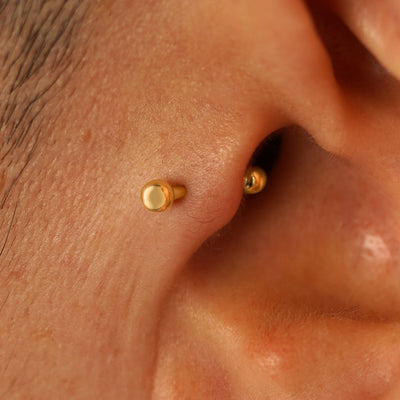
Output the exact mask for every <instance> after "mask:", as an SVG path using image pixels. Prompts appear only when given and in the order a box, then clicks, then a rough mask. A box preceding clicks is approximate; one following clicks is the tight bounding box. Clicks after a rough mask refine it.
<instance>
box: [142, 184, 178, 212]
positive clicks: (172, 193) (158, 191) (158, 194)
mask: <svg viewBox="0 0 400 400" xmlns="http://www.w3.org/2000/svg"><path fill="white" fill-rule="evenodd" d="M185 195H186V188H185V187H184V186H171V185H170V184H169V183H168V182H165V181H162V180H159V179H156V180H153V181H150V182H147V183H146V184H145V185H144V186H143V189H142V203H143V205H144V206H145V207H146V208H147V209H148V210H149V211H153V212H162V211H165V210H167V209H168V208H170V207H171V206H172V204H173V203H174V201H175V200H178V199H180V198H182V197H184V196H185Z"/></svg>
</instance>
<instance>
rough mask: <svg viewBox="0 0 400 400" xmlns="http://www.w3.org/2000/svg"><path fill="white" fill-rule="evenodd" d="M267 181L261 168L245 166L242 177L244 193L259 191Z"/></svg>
mask: <svg viewBox="0 0 400 400" xmlns="http://www.w3.org/2000/svg"><path fill="white" fill-rule="evenodd" d="M267 181H268V178H267V174H266V172H265V171H264V170H263V169H262V168H260V167H254V166H251V167H249V168H247V170H246V173H245V174H244V177H243V191H244V193H245V194H257V193H260V192H261V191H262V190H263V189H264V188H265V185H266V184H267Z"/></svg>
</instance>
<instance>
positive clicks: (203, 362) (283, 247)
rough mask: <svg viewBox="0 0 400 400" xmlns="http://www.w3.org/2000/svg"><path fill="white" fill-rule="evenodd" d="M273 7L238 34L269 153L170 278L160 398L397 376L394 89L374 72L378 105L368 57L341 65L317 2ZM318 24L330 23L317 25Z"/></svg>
mask: <svg viewBox="0 0 400 400" xmlns="http://www.w3.org/2000/svg"><path fill="white" fill-rule="evenodd" d="M266 4H267V5H266ZM273 5H274V6H275V7H274V6H271V8H270V9H268V3H265V2H264V3H262V4H261V3H257V6H259V7H260V8H259V9H258V10H257V11H258V12H256V13H255V14H254V15H253V17H252V19H251V21H252V23H251V24H249V25H244V28H243V31H241V33H243V32H247V35H243V36H241V37H242V38H245V39H246V42H245V43H246V44H247V46H246V47H245V49H246V50H247V52H246V51H244V52H245V54H246V55H247V56H248V57H247V58H245V59H246V68H248V69H246V71H251V74H250V75H251V76H252V77H256V82H257V83H258V84H259V86H258V87H259V88H260V92H257V96H255V97H254V98H252V100H253V101H254V99H257V98H259V96H264V97H262V98H263V99H264V105H265V108H264V110H265V115H268V114H267V112H268V110H274V111H275V110H276V111H278V112H277V114H276V115H283V116H284V118H283V119H282V120H280V121H279V120H278V124H279V123H280V124H282V125H281V126H280V128H283V129H280V130H279V134H281V135H282V137H283V144H282V149H281V154H280V158H279V160H278V162H277V164H276V165H275V167H274V169H273V170H272V171H271V176H270V183H269V186H268V188H267V189H266V191H265V192H264V193H263V194H261V195H259V196H258V197H257V198H253V199H247V200H245V201H244V202H243V204H242V207H241V209H240V210H239V212H238V214H237V215H236V216H235V218H234V220H233V221H231V222H230V223H229V224H228V226H227V227H225V229H222V230H220V231H218V233H217V234H216V235H214V236H213V237H212V238H211V239H210V240H208V241H207V242H205V243H203V244H202V245H201V247H200V249H199V250H198V251H197V252H196V254H195V255H193V257H192V258H191V259H190V261H189V262H188V263H187V264H186V266H185V269H184V270H183V272H182V273H181V274H180V275H178V276H177V278H176V281H175V282H176V283H175V285H173V286H172V289H171V291H170V297H169V300H168V302H167V305H166V306H165V309H164V314H163V318H162V323H161V325H160V332H161V336H160V342H159V343H160V352H159V357H158V364H157V366H158V369H157V375H156V377H157V378H156V392H155V393H157V395H158V396H159V397H160V398H179V397H185V396H187V397H189V398H190V396H193V397H195V398H255V399H264V398H269V397H273V398H277V399H280V398H288V397H292V398H296V399H297V398H298V399H303V398H324V397H323V396H331V398H343V399H346V398H349V399H365V398H381V397H382V396H384V394H385V393H386V392H387V391H388V390H391V386H392V385H393V384H394V382H395V381H396V379H397V376H398V373H399V365H400V364H399V354H398V339H396V337H397V336H398V333H399V332H398V330H399V327H398V323H397V321H398V317H399V313H398V310H399V307H398V305H399V304H400V303H399V300H400V299H399V296H398V294H397V293H398V284H397V281H398V275H397V273H396V272H395V271H396V270H397V265H398V261H397V260H398V255H399V253H398V250H397V243H398V237H399V236H398V234H399V231H398V228H397V226H393V223H392V221H393V218H396V217H397V216H398V209H397V207H396V202H397V199H398V193H397V191H396V188H395V187H394V186H393V184H392V183H393V178H394V177H395V176H396V173H395V171H396V169H397V168H398V163H396V162H394V158H392V162H391V168H386V167H382V161H383V160H384V158H385V157H386V161H388V158H387V157H390V156H394V155H395V152H396V151H397V144H398V143H397V142H396V140H395V136H394V133H395V129H396V128H397V127H399V119H398V116H397V114H396V113H394V111H395V110H394V109H395V107H394V105H395V104H398V103H397V102H398V84H397V82H396V81H395V80H392V79H390V77H388V76H387V75H385V74H384V75H383V76H382V75H379V76H380V77H381V79H382V80H384V81H385V82H386V86H385V87H386V88H387V89H386V90H390V101H389V100H388V99H387V98H386V99H384V98H383V96H380V95H383V90H382V88H379V87H378V86H379V83H377V81H376V79H378V76H377V75H376V74H375V72H374V70H375V68H374V67H375V66H376V60H374V59H373V57H370V55H367V56H366V58H363V59H358V58H357V57H356V58H355V59H354V60H353V64H352V65H351V68H353V69H352V70H351V71H349V70H347V71H344V69H343V62H344V60H345V59H348V60H351V59H352V54H353V55H354V53H352V51H353V49H354V46H358V47H362V46H360V43H355V42H357V40H356V39H355V38H354V37H353V36H352V35H351V34H349V32H347V31H346V29H344V26H343V24H342V23H341V22H340V20H336V21H335V16H334V15H332V14H331V13H330V11H329V10H328V9H324V10H323V13H322V14H320V13H319V12H316V10H314V9H313V10H312V11H313V13H309V12H308V9H307V8H305V7H303V5H302V4H301V3H300V2H292V3H291V6H293V8H291V7H290V6H289V5H288V4H285V6H286V7H284V6H283V3H282V7H283V9H282V10H281V9H280V5H279V4H278V3H273ZM247 6H248V4H246V7H247ZM322 8H324V7H322ZM254 9H256V6H255V8H254ZM246 10H247V11H248V12H249V9H248V8H246ZM246 15H248V14H246ZM312 15H314V19H313V17H312ZM271 16H274V18H276V20H277V21H279V26H276V25H274V24H273V21H271V20H268V18H269V17H271ZM291 16H296V18H298V20H297V19H295V18H293V20H292V19H291V18H290V17H291ZM263 18H265V20H263ZM271 18H272V17H271ZM302 18H303V19H302ZM319 18H321V20H319ZM262 21H263V23H262ZM326 21H330V22H331V23H332V25H331V27H332V30H330V31H326V32H325V33H322V32H321V29H320V30H318V29H317V28H316V27H315V26H314V23H315V25H317V26H319V25H320V24H321V23H322V24H323V23H325V22H326ZM332 21H333V22H332ZM297 23H298V24H297ZM234 25H235V26H236V27H239V28H238V29H240V27H242V26H241V25H239V24H234ZM262 27H266V28H265V31H264V33H261V32H263V31H262ZM250 32H253V34H251V33H250ZM300 32H301V33H303V34H304V36H301V34H300ZM291 34H292V35H291ZM330 36H331V37H330ZM332 37H333V39H336V40H338V41H336V43H335V40H332ZM266 38H269V39H271V42H272V43H279V46H278V45H276V46H273V45H267V44H266V45H265V47H263V43H262V39H264V40H265V43H267V39H266ZM272 39H273V40H272ZM271 42H269V43H271ZM335 44H336V45H337V47H335ZM296 50H298V51H296ZM338 50H339V51H338ZM242 51H243V50H242ZM362 52H363V53H364V52H365V53H368V52H366V51H365V49H362ZM344 53H345V54H344ZM366 60H367V64H366V63H365V61H366ZM362 61H363V62H362ZM279 63H281V64H280V65H281V66H282V68H278V66H277V64H279ZM379 70H380V71H381V68H379ZM350 76H351V78H352V81H351V80H350V79H348V78H349V77H350ZM389 88H390V89H389ZM377 93H379V94H380V95H377ZM386 93H387V91H386ZM274 100H278V101H277V102H274ZM250 104H253V106H254V107H260V106H259V105H258V103H257V102H253V103H250ZM373 105H374V106H376V107H377V108H376V109H375V111H376V112H372V111H369V113H368V112H367V110H371V107H372V106H373ZM378 110H379V112H377V111H378ZM287 125H297V126H301V127H302V129H301V128H298V127H296V128H293V127H291V128H287ZM285 126H286V128H285ZM378 127H379V129H378ZM274 129H276V128H274V125H272V124H271V125H269V126H268V124H267V123H266V124H265V132H267V133H266V135H268V133H271V132H272V131H274ZM237 135H238V136H237V137H238V138H240V139H241V140H242V141H240V143H241V145H242V146H244V147H245V146H246V142H245V140H246V137H244V138H242V137H241V136H240V132H238V133H237ZM250 137H251V136H250V135H249V136H247V139H249V138H250ZM310 137H311V138H312V139H311V140H310ZM261 139H262V136H261V135H260V136H259V141H260V140H261ZM248 143H249V142H248ZM373 143H374V145H373ZM390 147H391V148H390ZM250 148H251V149H254V144H252V146H250ZM238 159H239V158H238ZM238 159H233V160H231V161H232V164H229V163H228V165H235V164H237V163H238ZM243 160H244V161H242V164H245V163H246V160H249V158H248V155H247V158H246V157H243ZM379 166H380V167H381V169H380V170H379V171H377V168H378V167H379ZM387 166H388V167H389V165H387ZM377 176H379V178H380V179H379V180H375V179H376V177H377ZM374 178H375V179H374ZM238 181H239V179H236V182H238ZM238 186H239V184H238ZM394 276H395V278H394ZM393 304H396V306H395V307H394V306H393ZM382 321H384V322H382ZM367 360H368V361H367ZM382 377H384V378H383V379H382ZM188 382H190V383H189V384H188ZM320 388H323V390H321V389H320ZM327 398H330V397H327Z"/></svg>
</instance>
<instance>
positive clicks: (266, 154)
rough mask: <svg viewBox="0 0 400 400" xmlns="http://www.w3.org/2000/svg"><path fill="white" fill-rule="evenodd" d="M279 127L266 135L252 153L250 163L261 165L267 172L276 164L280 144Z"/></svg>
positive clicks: (280, 134)
mask: <svg viewBox="0 0 400 400" xmlns="http://www.w3.org/2000/svg"><path fill="white" fill-rule="evenodd" d="M281 131H282V130H281V129H279V130H277V131H275V132H273V133H271V134H270V135H268V136H267V137H266V138H265V139H264V140H263V141H262V142H261V144H260V145H259V146H258V148H257V149H256V151H255V152H254V154H253V157H252V160H251V165H255V166H257V167H261V168H262V169H263V170H264V171H265V172H266V173H267V174H268V172H270V171H271V170H272V168H273V167H274V165H275V164H276V162H277V160H278V158H279V154H280V151H281V146H282V133H281Z"/></svg>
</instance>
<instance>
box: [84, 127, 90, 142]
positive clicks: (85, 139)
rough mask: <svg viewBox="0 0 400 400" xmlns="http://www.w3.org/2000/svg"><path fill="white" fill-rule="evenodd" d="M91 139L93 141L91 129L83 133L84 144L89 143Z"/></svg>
mask: <svg viewBox="0 0 400 400" xmlns="http://www.w3.org/2000/svg"><path fill="white" fill-rule="evenodd" d="M91 139H92V131H91V130H90V129H88V130H87V131H85V132H83V133H82V140H83V142H84V143H89V142H90V140H91Z"/></svg>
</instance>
